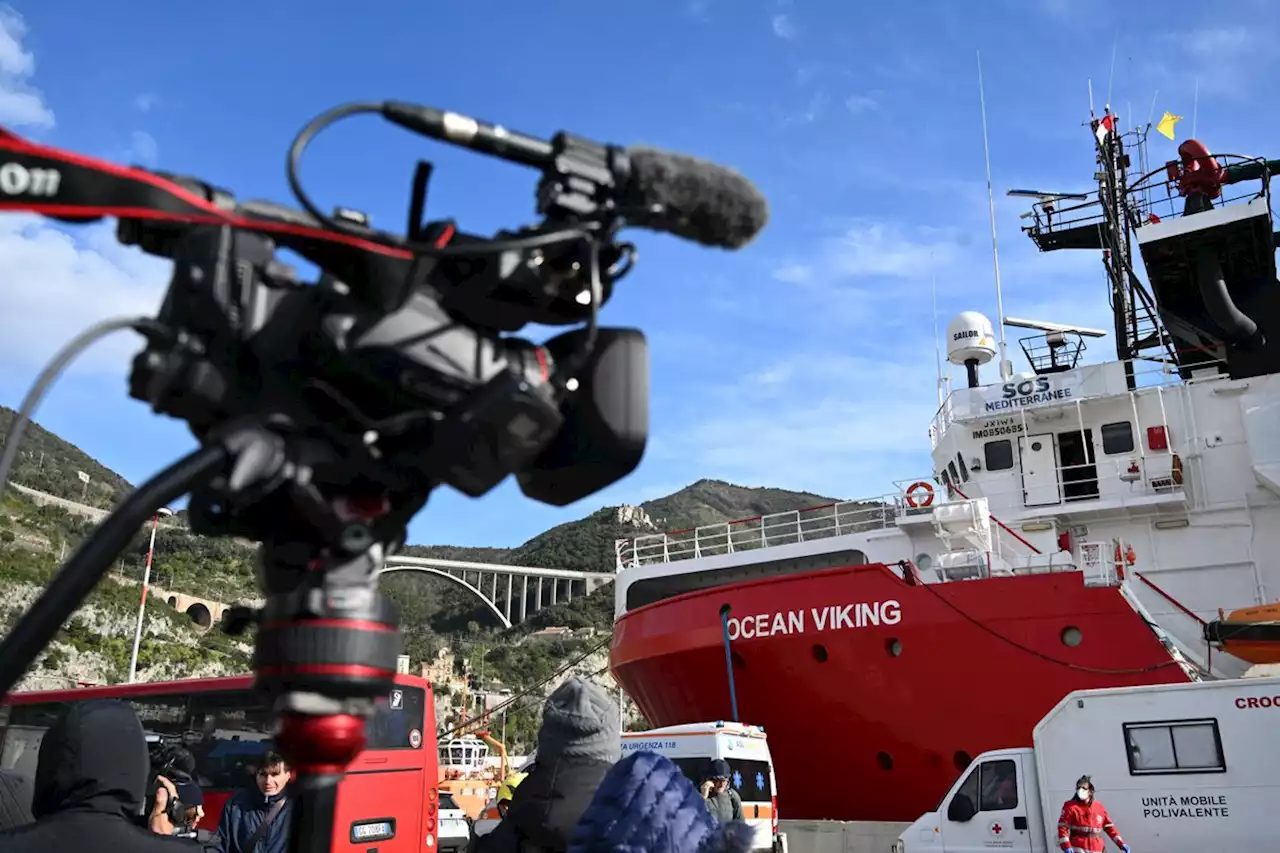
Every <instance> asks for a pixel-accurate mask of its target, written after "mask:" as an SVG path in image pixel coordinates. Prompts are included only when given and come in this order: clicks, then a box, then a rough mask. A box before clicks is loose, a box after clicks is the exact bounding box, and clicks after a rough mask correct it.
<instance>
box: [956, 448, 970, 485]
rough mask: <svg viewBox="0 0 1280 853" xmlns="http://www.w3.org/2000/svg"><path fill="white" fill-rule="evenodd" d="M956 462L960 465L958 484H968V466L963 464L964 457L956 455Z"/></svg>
mask: <svg viewBox="0 0 1280 853" xmlns="http://www.w3.org/2000/svg"><path fill="white" fill-rule="evenodd" d="M956 462H957V463H958V464H959V465H960V482H962V483H967V482H969V466H968V465H965V464H964V456H962V455H961V454H959V453H957V454H956Z"/></svg>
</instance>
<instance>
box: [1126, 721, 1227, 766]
mask: <svg viewBox="0 0 1280 853" xmlns="http://www.w3.org/2000/svg"><path fill="white" fill-rule="evenodd" d="M1124 740H1125V746H1126V747H1128V753H1129V773H1130V775H1133V776H1152V775H1163V774H1179V775H1181V774H1187V773H1225V772H1227V762H1226V759H1225V758H1224V757H1223V755H1222V735H1221V733H1220V732H1219V731H1218V721H1217V720H1214V719H1206V720H1161V721H1159V722H1153V723H1125V724H1124Z"/></svg>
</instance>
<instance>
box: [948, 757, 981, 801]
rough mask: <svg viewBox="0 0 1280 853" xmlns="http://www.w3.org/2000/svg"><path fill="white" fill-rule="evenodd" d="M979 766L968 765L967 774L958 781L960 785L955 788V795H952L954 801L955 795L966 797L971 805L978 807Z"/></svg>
mask: <svg viewBox="0 0 1280 853" xmlns="http://www.w3.org/2000/svg"><path fill="white" fill-rule="evenodd" d="M980 769H981V768H980V767H970V768H969V775H968V776H966V777H965V778H964V781H963V782H961V783H960V787H959V788H957V789H956V796H955V797H952V798H951V799H952V801H953V802H954V801H955V799H956V797H968V798H969V802H970V803H973V807H974V808H975V809H976V808H977V807H978V771H979V770H980Z"/></svg>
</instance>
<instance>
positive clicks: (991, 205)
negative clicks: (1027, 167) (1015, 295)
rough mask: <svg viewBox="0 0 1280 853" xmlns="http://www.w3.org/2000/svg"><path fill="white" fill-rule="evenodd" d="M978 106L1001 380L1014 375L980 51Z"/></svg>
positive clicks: (979, 53) (979, 54)
mask: <svg viewBox="0 0 1280 853" xmlns="http://www.w3.org/2000/svg"><path fill="white" fill-rule="evenodd" d="M978 104H979V106H980V107H981V109H982V156H983V157H984V158H986V161H987V211H988V212H989V213H990V215H991V262H992V264H993V265H994V267H995V274H996V322H997V323H998V324H999V328H1000V378H1001V379H1004V380H1006V381H1007V380H1008V379H1009V377H1011V376H1012V375H1013V365H1012V364H1011V363H1010V362H1009V353H1008V350H1007V348H1006V347H1005V342H1004V294H1003V293H1002V292H1001V289H1000V249H999V246H998V244H997V240H996V198H995V194H994V193H993V192H992V190H991V146H990V145H989V144H988V141H987V96H986V92H985V91H984V90H983V86H982V51H978Z"/></svg>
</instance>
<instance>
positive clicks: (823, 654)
mask: <svg viewBox="0 0 1280 853" xmlns="http://www.w3.org/2000/svg"><path fill="white" fill-rule="evenodd" d="M813 659H814V660H816V661H817V662H818V663H826V662H827V647H826V646H824V645H822V644H821V643H814V644H813Z"/></svg>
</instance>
